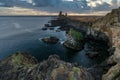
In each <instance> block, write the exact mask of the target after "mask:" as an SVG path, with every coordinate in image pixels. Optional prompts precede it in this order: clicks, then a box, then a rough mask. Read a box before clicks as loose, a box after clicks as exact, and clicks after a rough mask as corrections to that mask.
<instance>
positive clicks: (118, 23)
mask: <svg viewBox="0 0 120 80" xmlns="http://www.w3.org/2000/svg"><path fill="white" fill-rule="evenodd" d="M92 27H93V28H94V29H96V30H99V31H102V32H104V33H105V34H106V35H108V37H109V39H110V41H111V44H112V47H115V50H114V49H113V48H111V49H110V51H112V52H114V53H113V55H112V56H110V58H109V59H108V61H107V62H108V64H109V63H112V62H116V63H117V65H115V66H114V67H112V68H111V69H110V70H109V71H108V73H106V74H105V75H104V76H103V80H119V79H120V72H119V71H120V66H119V65H120V8H118V9H114V10H112V12H111V13H108V14H107V15H106V16H105V17H103V18H101V19H98V20H97V21H96V22H95V23H94V24H93V26H92ZM113 50H114V51H113Z"/></svg>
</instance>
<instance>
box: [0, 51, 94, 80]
mask: <svg viewBox="0 0 120 80" xmlns="http://www.w3.org/2000/svg"><path fill="white" fill-rule="evenodd" d="M0 80H94V79H93V78H92V76H91V74H90V73H88V72H87V70H86V69H85V68H82V67H77V66H75V65H74V64H71V63H67V62H64V61H61V60H60V59H59V57H58V56H57V55H53V56H49V58H48V59H47V60H45V61H43V62H41V63H38V62H37V60H36V59H35V58H34V57H32V56H31V55H30V54H26V53H20V52H18V53H16V54H13V55H11V56H9V57H7V58H6V59H4V60H2V61H0Z"/></svg>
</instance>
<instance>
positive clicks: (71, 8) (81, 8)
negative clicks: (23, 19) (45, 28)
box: [0, 0, 120, 14]
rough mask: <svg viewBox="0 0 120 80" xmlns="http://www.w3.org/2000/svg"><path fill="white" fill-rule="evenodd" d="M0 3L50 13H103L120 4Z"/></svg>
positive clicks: (86, 0) (63, 0)
mask: <svg viewBox="0 0 120 80" xmlns="http://www.w3.org/2000/svg"><path fill="white" fill-rule="evenodd" d="M21 2H22V3H21ZM0 3H3V4H5V5H7V6H9V5H10V6H11V5H12V6H19V7H23V6H24V7H26V6H27V8H31V7H33V8H34V9H35V8H37V10H40V11H45V12H50V13H57V12H59V11H63V12H69V13H77V14H81V13H88V14H89V13H91V12H92V13H94V12H95V13H96V12H99V13H101V12H103V13H104V12H108V11H111V10H112V9H114V8H118V7H119V6H120V0H11V2H10V1H9V0H0Z"/></svg>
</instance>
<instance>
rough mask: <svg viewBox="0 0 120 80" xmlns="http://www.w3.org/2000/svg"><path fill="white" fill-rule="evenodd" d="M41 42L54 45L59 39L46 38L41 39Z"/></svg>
mask: <svg viewBox="0 0 120 80" xmlns="http://www.w3.org/2000/svg"><path fill="white" fill-rule="evenodd" d="M42 41H43V42H45V43H52V44H56V43H57V42H58V41H59V39H58V38H56V37H47V38H43V39H42Z"/></svg>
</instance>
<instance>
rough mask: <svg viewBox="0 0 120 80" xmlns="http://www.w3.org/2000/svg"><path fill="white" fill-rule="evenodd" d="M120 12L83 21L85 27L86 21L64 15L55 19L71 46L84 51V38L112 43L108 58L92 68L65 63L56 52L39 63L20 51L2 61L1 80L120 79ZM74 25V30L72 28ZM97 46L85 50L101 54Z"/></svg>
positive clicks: (0, 68)
mask: <svg viewBox="0 0 120 80" xmlns="http://www.w3.org/2000/svg"><path fill="white" fill-rule="evenodd" d="M119 12H120V8H118V9H114V10H112V12H111V13H108V14H107V15H106V16H104V17H102V18H100V19H97V20H96V21H95V22H94V23H92V25H91V24H89V23H88V22H87V23H84V26H83V27H81V26H78V25H80V24H82V23H83V22H82V23H81V22H78V23H76V22H74V21H73V20H71V19H69V18H68V17H67V16H63V15H59V18H58V20H59V21H52V24H53V26H56V25H57V26H58V25H59V26H61V27H60V29H61V30H66V33H67V35H68V39H67V41H66V42H65V43H64V45H65V46H66V47H68V48H70V49H73V50H78V51H79V50H81V48H82V47H83V45H82V44H81V43H83V42H82V41H85V40H92V41H93V42H96V41H98V42H99V41H103V42H105V43H106V45H107V46H109V48H108V55H109V57H108V58H107V59H106V60H105V61H103V62H102V63H100V64H97V65H93V66H92V67H90V68H83V67H80V66H78V65H75V64H72V63H68V62H64V61H62V60H60V58H59V56H57V55H53V56H50V57H49V58H48V59H47V60H45V61H43V62H38V61H37V60H36V59H35V58H34V57H32V56H31V55H29V54H26V53H21V52H18V53H16V54H13V55H11V56H9V57H7V58H6V59H4V60H1V61H0V80H120V41H119V40H120V21H119V20H120V19H119V18H120V15H118V13H119ZM63 23H64V25H63ZM47 26H48V25H47ZM51 26H52V25H51ZM64 26H65V27H64ZM48 27H49V26H48ZM86 27H88V28H86ZM71 28H72V29H73V30H75V32H74V31H73V32H72V31H70V30H71ZM78 32H81V34H83V36H84V37H85V38H81V37H80V38H79V39H78V36H81V34H79V33H78ZM76 34H77V35H76ZM78 34H79V35H78ZM76 36H77V38H76ZM43 41H44V42H48V43H49V42H50V43H57V42H58V39H56V38H55V39H54V38H52V39H51V38H44V39H43ZM78 42H79V43H78ZM102 44H104V43H102ZM95 47H96V46H95ZM95 47H93V50H90V51H89V50H88V53H86V55H88V57H90V58H94V57H97V56H99V53H97V52H96V53H95V51H97V50H96V49H97V48H95ZM103 48H104V47H103ZM100 50H101V49H99V51H100ZM92 51H94V52H92ZM101 57H103V56H101Z"/></svg>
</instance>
